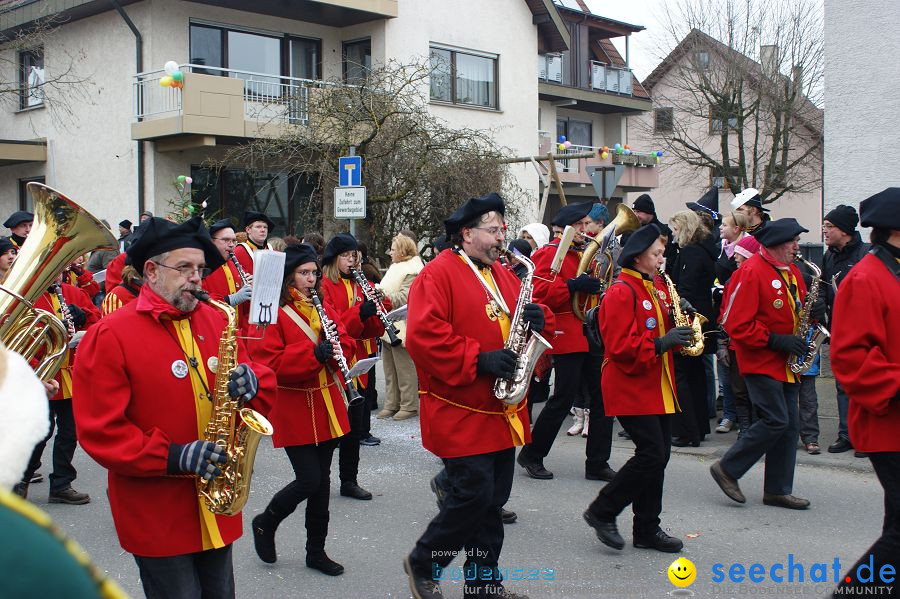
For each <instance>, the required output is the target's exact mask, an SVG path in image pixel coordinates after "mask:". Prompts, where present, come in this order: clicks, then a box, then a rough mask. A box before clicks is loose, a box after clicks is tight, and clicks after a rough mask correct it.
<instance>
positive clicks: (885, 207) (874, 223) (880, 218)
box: [859, 187, 900, 230]
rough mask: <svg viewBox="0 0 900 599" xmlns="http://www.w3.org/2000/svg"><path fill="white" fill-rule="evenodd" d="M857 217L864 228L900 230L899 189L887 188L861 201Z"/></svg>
mask: <svg viewBox="0 0 900 599" xmlns="http://www.w3.org/2000/svg"><path fill="white" fill-rule="evenodd" d="M859 215H860V217H861V218H862V226H864V227H875V228H876V229H894V230H898V229H900V187H888V188H887V189H885V190H884V191H881V192H878V193H876V194H875V195H873V196H871V197H869V198H866V199H865V200H863V201H862V203H860V205H859Z"/></svg>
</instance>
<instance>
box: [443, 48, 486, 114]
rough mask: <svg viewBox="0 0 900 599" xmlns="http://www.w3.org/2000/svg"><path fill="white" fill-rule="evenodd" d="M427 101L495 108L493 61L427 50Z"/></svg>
mask: <svg viewBox="0 0 900 599" xmlns="http://www.w3.org/2000/svg"><path fill="white" fill-rule="evenodd" d="M431 70H432V73H431V99H432V100H436V101H440V102H451V103H453V104H465V105H469V106H481V107H484V108H497V107H498V106H499V104H498V102H497V79H498V77H497V57H496V56H495V55H484V54H474V53H469V52H462V51H458V50H453V49H450V48H441V47H435V46H432V48H431Z"/></svg>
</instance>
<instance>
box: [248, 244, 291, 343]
mask: <svg viewBox="0 0 900 599" xmlns="http://www.w3.org/2000/svg"><path fill="white" fill-rule="evenodd" d="M284 259H285V254H284V252H276V251H275V250H256V251H255V252H253V293H252V294H251V295H250V324H258V325H269V324H275V323H276V322H277V321H278V301H279V299H280V298H281V282H282V280H284Z"/></svg>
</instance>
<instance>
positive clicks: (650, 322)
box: [644, 316, 656, 331]
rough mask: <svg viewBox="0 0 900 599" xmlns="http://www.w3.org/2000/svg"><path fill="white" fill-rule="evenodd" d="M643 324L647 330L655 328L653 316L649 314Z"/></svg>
mask: <svg viewBox="0 0 900 599" xmlns="http://www.w3.org/2000/svg"><path fill="white" fill-rule="evenodd" d="M644 326H646V327H647V330H648V331H649V330H652V329H655V328H656V319H655V318H653V317H652V316H651V317H650V318H648V319H647V321H646V322H645V323H644Z"/></svg>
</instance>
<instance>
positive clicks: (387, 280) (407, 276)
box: [379, 256, 425, 344]
mask: <svg viewBox="0 0 900 599" xmlns="http://www.w3.org/2000/svg"><path fill="white" fill-rule="evenodd" d="M423 268H425V264H423V263H422V259H421V258H420V257H419V256H413V257H412V258H410V259H409V260H404V261H403V262H394V263H392V264H391V265H390V266H389V267H388V269H387V272H386V273H384V278H383V279H381V283H380V284H379V287H380V288H381V290H382V291H383V292H384V295H385V296H386V297H387V298H388V299H389V300H391V308H392V309H397V308H402V307H403V306H405V305H406V298H407V297H408V296H409V287H410V285H412V282H413V279H415V278H416V275H417V274H419V273H420V272H422V269H423ZM394 324H395V325H396V326H397V331H398V332H399V333H400V335H399V336H400V339H403V340H405V339H406V320H398V321H397V322H395V323H394ZM381 338H382V340H384V341H385V343H387V341H388V338H387V334H385V335H383V336H382V337H381ZM404 344H405V343H404Z"/></svg>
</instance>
